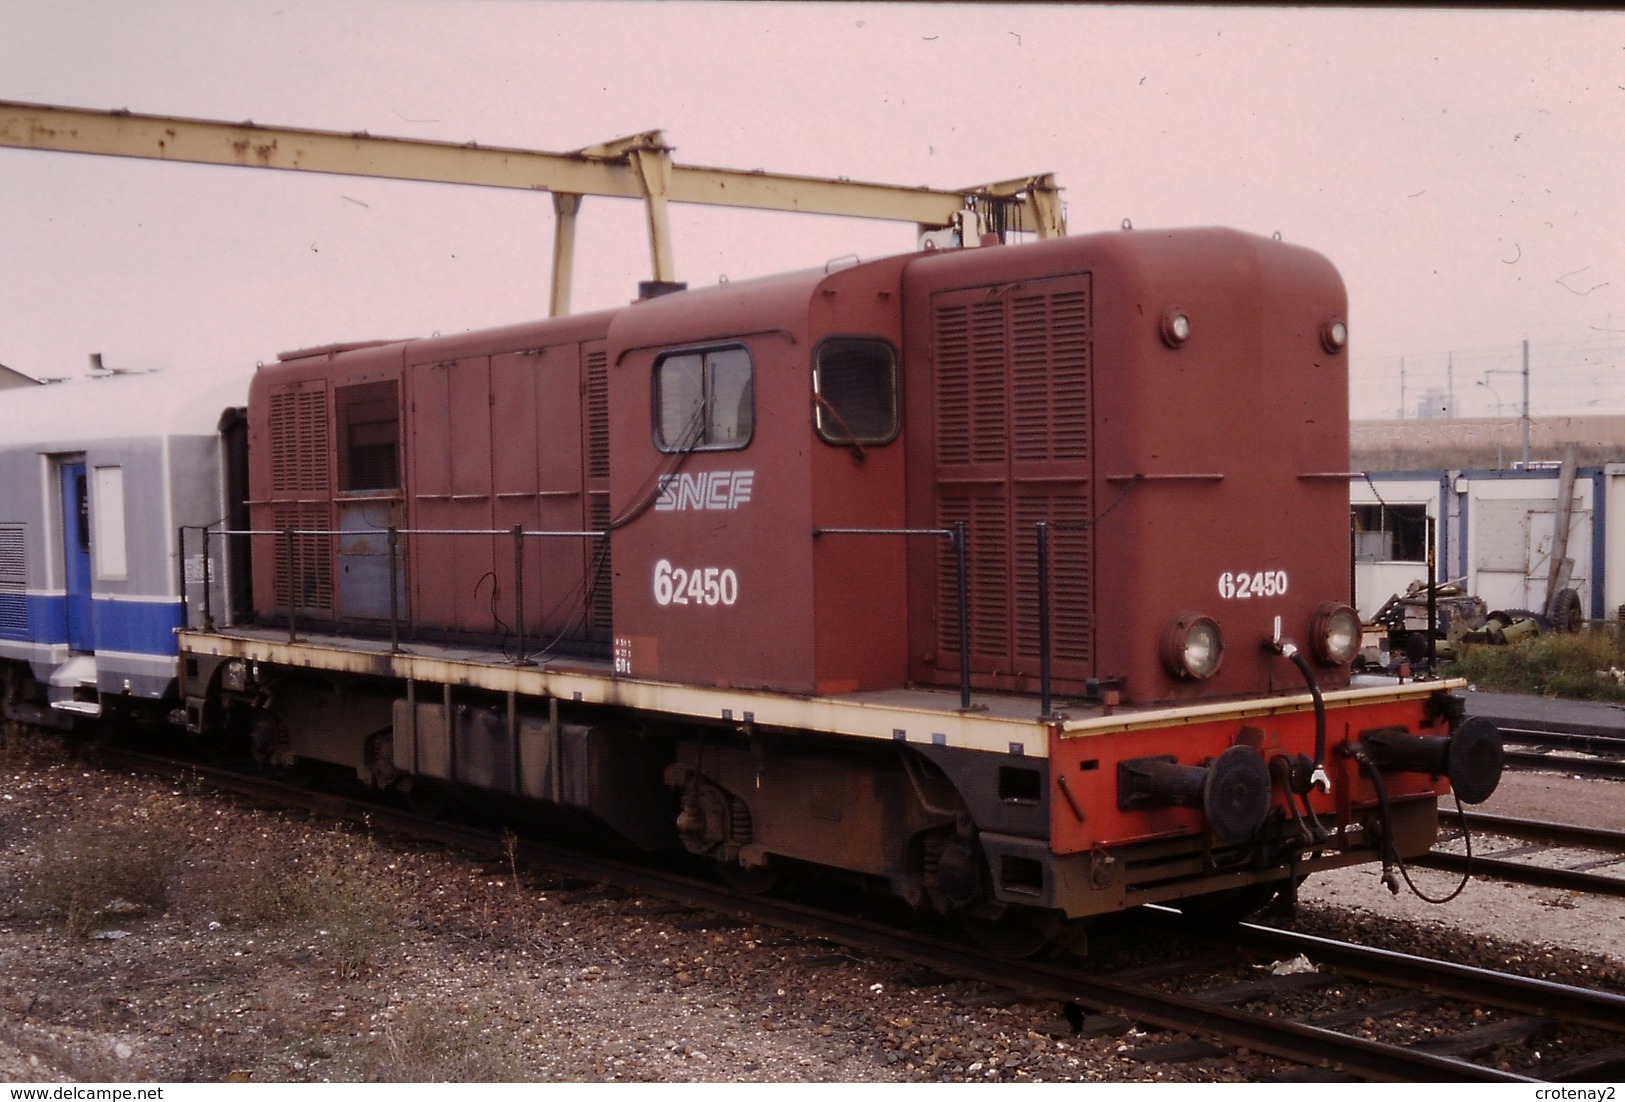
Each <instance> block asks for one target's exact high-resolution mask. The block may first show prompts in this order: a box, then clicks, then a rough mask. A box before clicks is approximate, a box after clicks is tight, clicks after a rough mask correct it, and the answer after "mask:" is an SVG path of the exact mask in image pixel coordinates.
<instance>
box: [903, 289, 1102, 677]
mask: <svg viewBox="0 0 1625 1102" xmlns="http://www.w3.org/2000/svg"><path fill="white" fill-rule="evenodd" d="M1090 290H1091V288H1090V279H1089V276H1087V275H1077V276H1068V277H1062V278H1058V279H1050V280H1036V281H1032V282H1030V283H1025V284H1016V285H1009V286H1000V287H977V288H970V289H966V290H959V291H946V292H941V293H939V294H937V295H935V296H934V297H933V300H932V330H931V332H932V356H933V360H934V363H933V371H934V376H935V382H936V415H937V425H936V428H937V432H936V462H937V473H936V477H937V511H936V512H937V523H938V525H939V526H941V527H944V528H946V527H951V526H952V525H953V524H955V523H956V522H961V521H962V522H964V523H965V525H966V528H967V545H968V548H969V587H970V594H969V611H970V652H971V658H972V665H973V669H977V670H981V671H984V672H985V671H991V672H998V673H1017V672H1026V673H1034V672H1036V665H1035V663H1036V659H1037V655H1038V634H1037V624H1038V576H1037V575H1038V568H1037V534H1036V531H1037V530H1036V525H1037V523H1038V522H1039V521H1045V522H1047V523H1048V524H1049V525H1050V542H1049V563H1050V637H1051V646H1052V653H1053V655H1054V658H1055V661H1056V662H1057V663H1071V664H1072V668H1073V671H1074V672H1077V671H1078V670H1079V669H1080V664H1086V663H1088V662H1089V661H1091V659H1092V656H1093V634H1094V625H1093V611H1092V610H1093V607H1094V593H1093V582H1094V578H1093V561H1094V549H1093V540H1092V533H1091V532H1090V530H1089V523H1090V520H1091V518H1092V516H1093V502H1092V492H1093V441H1092V438H1091V435H1092V426H1093V423H1094V414H1093V409H1092V391H1093V386H1092V379H1093V362H1092V356H1093V343H1092V331H1091V317H1090V311H1091V298H1090ZM937 589H938V592H937V617H936V624H937V635H938V638H937V646H938V649H939V651H940V652H941V653H942V654H944V655H957V654H958V652H959V640H958V630H959V629H958V595H957V578H956V573H955V566H954V556H953V552H952V549H951V547H949V546H948V545H947V542H946V541H944V542H943V546H942V547H941V548H939V552H938V557H937ZM944 668H947V667H946V665H945V666H944Z"/></svg>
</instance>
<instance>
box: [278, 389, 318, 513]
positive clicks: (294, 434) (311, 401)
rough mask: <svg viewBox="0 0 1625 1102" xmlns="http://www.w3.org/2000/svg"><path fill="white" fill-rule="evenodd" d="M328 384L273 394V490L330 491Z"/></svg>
mask: <svg viewBox="0 0 1625 1102" xmlns="http://www.w3.org/2000/svg"><path fill="white" fill-rule="evenodd" d="M327 438H328V428H327V387H326V384H317V385H314V386H305V387H299V386H297V385H296V386H289V387H283V388H280V389H278V390H275V391H273V392H272V393H271V490H272V492H273V493H299V492H301V491H316V492H320V493H326V492H327V490H328V488H329V486H330V485H331V478H330V475H329V472H328V461H327V456H328V439H327Z"/></svg>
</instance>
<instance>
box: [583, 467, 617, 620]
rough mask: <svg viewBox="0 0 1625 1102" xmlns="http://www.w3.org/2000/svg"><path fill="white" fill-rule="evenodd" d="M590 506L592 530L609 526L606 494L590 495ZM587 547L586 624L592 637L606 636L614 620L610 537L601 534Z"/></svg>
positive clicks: (613, 572) (613, 574)
mask: <svg viewBox="0 0 1625 1102" xmlns="http://www.w3.org/2000/svg"><path fill="white" fill-rule="evenodd" d="M589 510H590V511H591V514H592V516H591V519H590V521H589V523H590V524H591V525H592V529H593V531H595V532H602V531H605V530H606V529H607V528H608V527H609V495H608V494H592V495H590V498H589ZM588 547H589V548H590V550H589V551H588V554H589V555H590V556H591V558H590V560H589V562H588V568H589V573H588V576H587V624H588V627H589V628H590V629H591V633H592V636H593V637H594V638H597V639H607V638H609V635H610V628H611V627H612V626H613V623H614V621H613V619H612V617H611V612H612V608H613V601H612V600H611V598H612V597H613V592H612V590H611V580H612V579H613V578H614V577H615V570H614V564H613V563H612V562H611V561H610V557H609V548H610V543H609V537H608V536H600V537H598V538H597V539H595V540H591V541H589V543H588Z"/></svg>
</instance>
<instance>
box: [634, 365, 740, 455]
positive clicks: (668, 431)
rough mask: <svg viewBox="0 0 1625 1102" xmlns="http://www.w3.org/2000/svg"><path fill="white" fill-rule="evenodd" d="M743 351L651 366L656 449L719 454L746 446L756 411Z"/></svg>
mask: <svg viewBox="0 0 1625 1102" xmlns="http://www.w3.org/2000/svg"><path fill="white" fill-rule="evenodd" d="M751 370H752V369H751V362H750V353H749V352H747V351H746V350H745V349H743V348H718V349H709V350H706V351H703V352H677V353H672V354H670V355H666V356H662V357H660V359H659V360H657V361H655V372H654V413H655V444H656V446H658V447H659V448H660V450H661V451H668V452H683V451H720V450H724V449H728V448H743V447H744V446H745V445H746V444H748V443H750V437H751V430H752V428H753V427H754V425H755V420H756V406H755V396H754V393H753V388H752V386H751Z"/></svg>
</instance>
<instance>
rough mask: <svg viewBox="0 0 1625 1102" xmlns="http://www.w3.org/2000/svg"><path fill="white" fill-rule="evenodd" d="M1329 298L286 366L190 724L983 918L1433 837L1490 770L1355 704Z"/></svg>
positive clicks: (951, 312) (1240, 877)
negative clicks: (246, 583) (239, 605)
mask: <svg viewBox="0 0 1625 1102" xmlns="http://www.w3.org/2000/svg"><path fill="white" fill-rule="evenodd" d="M1346 309H1347V305H1346V298H1345V294H1344V290H1343V286H1342V282H1341V280H1340V278H1339V276H1338V274H1337V273H1336V271H1335V270H1334V269H1333V268H1332V266H1331V265H1330V264H1329V263H1328V262H1327V261H1326V260H1324V259H1323V258H1322V257H1320V256H1318V255H1317V254H1315V253H1313V252H1310V251H1308V250H1306V249H1303V248H1299V247H1296V246H1292V245H1288V244H1285V243H1283V242H1281V241H1279V240H1271V239H1266V238H1260V237H1255V236H1251V235H1247V234H1243V233H1239V232H1234V231H1230V230H1221V229H1195V230H1179V231H1168V232H1161V231H1159V232H1147V231H1127V230H1125V231H1123V232H1118V233H1111V234H1100V235H1092V236H1081V237H1072V238H1062V239H1056V240H1049V241H1042V242H1036V243H1029V244H1021V245H992V244H990V245H985V246H982V247H975V248H964V249H954V250H939V251H926V252H921V253H916V254H911V255H904V256H896V257H891V258H887V259H881V260H877V261H873V262H866V263H853V264H850V265H848V266H844V267H833V266H832V267H831V268H829V269H826V270H818V271H812V272H800V273H793V274H788V275H783V276H779V277H775V278H769V279H760V280H752V281H748V282H744V281H741V282H736V283H728V284H721V285H718V286H715V287H709V288H704V289H697V290H675V291H673V292H672V293H666V294H659V295H653V296H651V297H646V298H644V299H643V300H641V301H638V302H635V303H633V304H630V305H628V306H626V307H624V308H621V309H615V310H608V311H602V312H598V313H593V314H587V315H580V316H574V317H567V318H559V319H554V320H549V321H540V322H535V323H531V324H525V325H516V326H512V327H507V328H502V329H495V330H490V331H487V332H478V333H466V334H461V335H456V336H448V337H435V338H432V339H424V340H409V341H396V342H373V343H367V344H358V345H341V346H330V347H325V348H316V349H310V350H306V351H301V352H295V353H289V354H284V355H282V356H281V357H279V359H278V362H276V363H275V364H271V365H267V366H265V367H262V368H261V369H260V371H259V372H258V373H257V375H256V377H255V380H254V383H253V386H252V389H251V394H250V399H249V412H248V424H249V438H248V456H249V493H248V511H249V516H248V527H247V529H246V530H245V529H238V530H237V531H238V532H239V533H240V534H238V535H235V536H229V535H225V534H224V533H223V532H222V531H221V530H220V529H216V530H214V531H212V532H211V533H209V535H208V538H207V541H206V542H207V543H208V545H209V546H210V547H211V548H212V552H211V554H212V555H213V556H215V557H216V558H221V557H222V556H221V552H222V551H223V550H224V549H226V548H228V547H232V546H238V545H241V544H244V543H246V544H248V545H249V548H250V550H251V555H250V556H248V557H249V558H251V560H252V570H253V587H252V588H253V599H252V609H253V611H252V612H249V611H247V610H243V611H241V612H240V613H239V614H238V615H235V616H227V617H222V623H220V624H215V623H213V622H211V623H210V624H209V625H207V627H206V629H203V630H185V631H182V632H181V634H180V640H181V651H182V655H181V657H182V685H181V691H182V695H183V696H184V698H185V704H186V707H185V718H186V722H187V724H188V725H189V726H190V727H191V728H192V729H193V730H194V731H195V732H197V733H198V734H200V735H204V736H212V735H223V734H225V733H226V732H230V731H242V732H248V733H249V734H250V735H251V737H252V740H253V744H254V746H255V748H256V751H257V752H258V753H259V755H260V756H261V757H262V758H263V759H264V760H266V761H267V762H271V763H281V764H290V763H293V762H295V761H297V760H299V759H314V760H319V761H325V762H330V763H336V764H339V765H342V766H344V767H346V768H352V769H354V770H355V772H356V774H357V775H358V776H359V777H360V778H361V779H362V780H364V781H367V782H370V783H371V784H374V785H377V786H379V787H381V788H393V789H399V790H411V791H414V792H418V793H422V792H423V791H425V790H432V789H435V788H453V789H464V790H469V789H471V790H477V791H480V792H482V793H489V794H491V796H492V799H491V800H490V801H489V802H491V803H493V804H498V803H505V804H506V805H507V806H509V807H510V809H511V810H510V811H509V814H512V815H518V816H534V817H536V819H537V820H538V821H542V820H548V821H551V822H553V823H555V824H559V823H569V824H571V828H572V829H578V828H580V827H583V826H591V827H592V828H593V829H598V830H603V831H607V832H610V833H612V834H614V835H616V836H619V837H622V838H625V839H629V840H631V841H633V842H636V843H638V844H640V845H644V846H649V847H661V846H667V847H673V848H675V847H678V846H681V847H684V848H686V849H687V850H688V851H690V852H692V853H695V854H699V855H704V856H709V857H711V858H713V859H714V860H715V861H716V862H717V864H718V866H719V868H721V869H722V870H723V871H725V872H726V873H727V874H728V875H729V876H730V877H731V878H732V879H734V880H736V881H738V882H740V883H745V884H754V885H762V884H766V883H769V882H771V880H772V879H773V876H774V874H775V873H776V872H777V871H779V870H782V869H785V868H790V867H794V866H796V865H800V864H811V865H817V866H822V867H826V868H832V869H838V870H845V871H847V872H850V873H856V874H861V875H862V876H863V877H865V878H868V879H871V880H873V881H875V882H878V883H881V884H884V885H885V886H886V887H887V888H889V890H890V891H892V892H893V893H895V894H896V895H898V896H900V897H902V898H903V899H905V900H908V901H910V902H911V903H913V904H915V905H917V906H920V907H931V908H935V909H937V910H939V911H942V912H957V913H961V914H964V915H965V916H967V917H969V918H971V919H975V920H983V921H986V920H993V919H998V918H1001V917H1011V916H1015V917H1018V918H1020V919H1021V920H1022V921H1023V922H1029V923H1035V924H1036V925H1038V926H1040V927H1043V926H1045V925H1046V924H1047V923H1049V922H1050V921H1052V920H1065V919H1077V918H1081V917H1085V916H1089V915H1094V914H1099V913H1103V912H1109V911H1116V910H1120V909H1123V908H1125V907H1130V906H1133V905H1136V904H1138V903H1143V902H1154V901H1193V900H1205V901H1210V902H1211V901H1216V900H1224V901H1227V902H1233V903H1238V904H1239V903H1256V902H1262V901H1263V900H1264V899H1266V898H1268V896H1269V894H1270V893H1273V892H1275V891H1276V890H1278V889H1281V888H1290V887H1291V886H1292V885H1293V884H1294V883H1295V881H1296V879H1297V878H1300V877H1302V876H1304V875H1306V874H1309V873H1313V872H1315V871H1316V870H1319V869H1326V868H1332V867H1336V866H1341V865H1347V864H1351V863H1356V862H1367V861H1378V860H1380V861H1382V862H1383V863H1384V864H1385V865H1388V864H1391V863H1393V862H1395V861H1398V860H1403V859H1404V858H1406V857H1410V856H1414V855H1417V854H1420V853H1422V852H1424V851H1425V850H1427V849H1428V848H1429V847H1430V846H1431V844H1432V843H1433V841H1434V838H1435V831H1436V802H1437V799H1438V797H1439V796H1440V795H1441V794H1442V793H1444V792H1446V791H1448V788H1449V785H1450V784H1451V783H1454V785H1455V786H1456V790H1457V794H1458V795H1459V796H1461V797H1462V798H1464V799H1467V800H1470V801H1474V800H1482V799H1484V798H1485V797H1486V796H1488V794H1489V792H1490V791H1491V790H1493V788H1494V786H1495V784H1496V781H1497V779H1498V777H1499V771H1500V747H1499V742H1498V739H1497V736H1496V734H1495V732H1494V730H1493V728H1490V727H1486V726H1484V725H1482V723H1481V721H1465V722H1464V721H1463V719H1462V715H1461V709H1460V708H1459V706H1457V704H1456V703H1455V702H1453V701H1452V698H1451V696H1450V694H1449V692H1448V690H1449V689H1450V688H1451V686H1450V685H1449V684H1447V683H1438V682H1434V683H1415V682H1412V683H1398V682H1394V681H1392V680H1384V681H1369V682H1366V681H1363V680H1362V681H1356V680H1354V679H1352V678H1351V674H1350V666H1351V661H1352V659H1353V658H1354V656H1355V651H1356V649H1357V648H1358V645H1359V639H1360V621H1359V618H1358V616H1357V615H1356V614H1355V612H1354V611H1353V609H1352V608H1351V607H1350V606H1349V604H1348V598H1349V584H1350V583H1349V566H1348V563H1349V542H1348V541H1349V512H1348V500H1349V499H1348V487H1347V482H1348V478H1349V472H1348V470H1347V468H1348V463H1349V458H1348V457H1349V451H1348V405H1347V403H1348V370H1347V365H1348V354H1347V350H1346V340H1347V328H1346ZM239 557H241V556H239ZM229 621H234V622H229ZM496 797H501V798H502V799H501V800H498V799H496Z"/></svg>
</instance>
